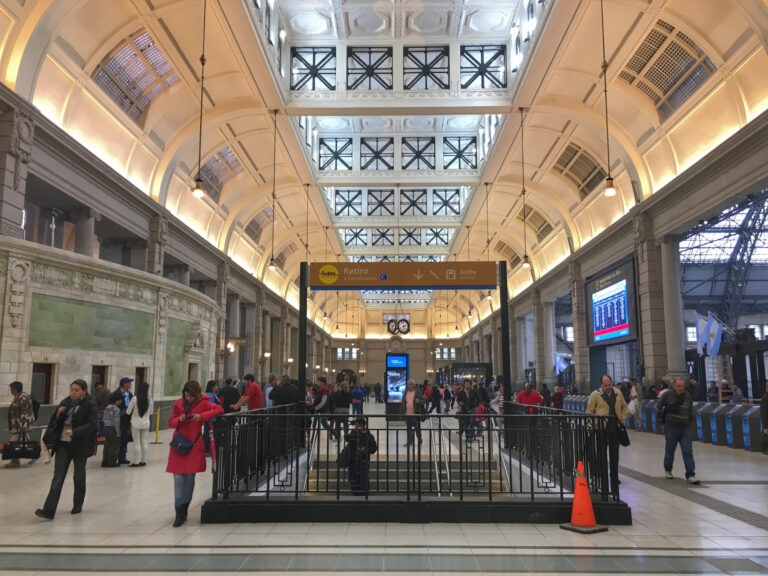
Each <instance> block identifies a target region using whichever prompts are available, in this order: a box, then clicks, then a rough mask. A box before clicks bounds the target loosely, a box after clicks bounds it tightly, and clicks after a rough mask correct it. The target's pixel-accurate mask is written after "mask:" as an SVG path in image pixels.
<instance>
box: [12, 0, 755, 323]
mask: <svg viewBox="0 0 768 576" xmlns="http://www.w3.org/2000/svg"><path fill="white" fill-rule="evenodd" d="M203 5H204V3H203V0H152V1H151V2H150V1H149V0H110V1H109V2H104V1H103V0H26V1H20V0H0V54H1V57H0V75H2V79H3V81H4V82H5V83H6V84H7V85H9V86H10V87H12V88H13V89H15V90H16V91H17V92H18V93H19V94H21V95H22V96H24V97H26V98H28V99H30V100H31V101H32V102H33V103H34V104H35V105H36V106H38V107H39V108H40V109H41V110H42V111H43V113H45V114H46V115H47V116H48V117H49V118H51V119H52V120H53V121H54V122H56V123H57V124H58V125H60V126H61V127H62V128H63V129H65V130H66V131H68V132H69V133H70V134H72V135H73V136H74V137H76V138H77V139H79V140H80V141H82V142H83V143H84V144H85V145H86V146H88V147H90V148H91V149H92V150H94V151H95V152H97V153H98V154H99V155H100V156H101V157H102V158H103V159H104V160H105V161H106V162H107V163H108V164H109V165H110V166H112V167H113V168H114V169H115V170H116V171H118V172H119V173H120V174H122V175H124V176H125V177H126V178H128V179H129V180H130V181H131V182H133V183H134V184H135V185H136V186H137V187H138V188H139V189H140V190H142V191H143V192H144V193H146V194H148V195H149V196H151V197H152V198H154V199H155V200H156V201H157V202H159V203H161V204H163V205H164V206H166V207H167V208H168V209H169V210H170V211H171V212H172V213H174V214H176V215H177V216H178V217H179V218H180V219H182V220H183V221H184V222H186V223H188V224H189V225H190V226H191V227H192V228H193V229H194V230H196V231H198V232H199V233H200V235H201V236H202V237H203V238H204V239H205V240H207V241H208V242H210V243H212V244H213V245H215V246H217V247H218V248H220V249H221V250H222V251H224V252H226V253H227V254H229V255H230V256H231V257H232V258H233V259H234V260H235V261H236V262H238V263H239V264H240V265H242V266H243V267H244V268H245V269H246V270H248V271H250V272H251V273H253V274H254V275H255V276H256V277H258V278H259V279H260V280H263V281H264V282H265V283H266V284H267V285H268V286H269V287H271V288H272V289H273V290H275V291H276V292H277V293H279V294H280V295H281V296H283V297H285V298H286V299H287V300H288V301H289V302H291V303H293V304H296V302H297V298H298V291H297V287H296V277H297V274H298V264H299V262H301V261H302V260H304V259H307V258H308V259H309V260H310V261H311V260H316V261H318V260H323V259H324V258H325V252H326V238H327V245H328V248H327V250H328V251H329V252H330V253H331V254H332V255H335V257H338V258H347V259H360V258H372V259H376V258H381V257H384V256H386V257H389V258H401V259H403V258H427V257H435V258H444V259H455V258H465V257H467V254H469V257H470V258H473V259H475V258H484V257H489V258H492V259H506V260H507V261H508V262H510V264H511V266H510V268H511V270H510V275H509V278H508V279H507V281H508V283H509V287H510V291H511V293H512V294H513V295H514V294H516V293H518V292H520V291H521V290H523V289H525V287H526V286H528V285H529V284H530V283H531V282H532V281H533V280H534V279H535V278H539V277H541V276H543V275H546V273H547V272H548V271H549V270H551V269H552V268H553V267H555V266H556V265H557V264H558V263H560V262H562V261H563V260H564V259H565V258H567V257H568V255H569V254H571V253H572V252H573V251H577V250H579V249H580V248H581V247H582V246H583V245H584V244H586V243H587V242H589V241H590V240H592V239H593V238H595V237H596V236H598V235H599V234H600V233H601V232H602V231H603V230H605V229H606V228H607V227H609V226H610V225H611V223H613V222H615V221H616V220H617V219H619V218H621V217H622V216H623V215H624V214H626V213H627V212H628V211H629V210H630V209H631V208H632V207H633V206H634V205H635V204H636V203H638V202H642V201H643V200H644V199H646V198H648V197H650V196H651V195H653V194H654V193H655V192H657V191H658V190H660V189H661V188H663V186H664V185H665V184H666V183H668V182H669V181H670V180H672V179H673V178H675V177H676V176H678V175H680V174H681V173H683V172H684V171H685V170H686V169H687V168H688V167H690V166H691V165H692V164H693V163H695V162H696V161H697V160H698V159H700V158H701V157H702V156H703V155H704V154H705V153H706V152H707V151H708V150H711V149H712V148H714V147H715V146H717V145H718V144H719V143H720V142H722V141H723V140H724V139H725V138H727V137H728V136H730V135H732V134H733V133H735V132H736V131H737V130H738V129H739V128H741V127H743V126H745V125H746V124H747V123H749V122H750V121H751V119H753V118H755V117H756V116H757V115H758V114H760V113H761V112H763V111H764V110H765V109H766V108H768V75H766V74H765V70H768V41H767V38H768V2H767V0H697V1H696V3H695V5H696V7H695V10H693V9H691V2H690V0H605V4H604V6H605V20H606V23H607V26H606V42H605V48H606V59H607V61H608V63H609V67H608V72H607V80H608V93H609V109H608V114H609V120H610V147H611V165H610V167H609V166H607V154H606V140H605V134H606V132H605V124H604V116H603V113H604V112H603V110H604V99H603V91H602V77H601V66H600V65H601V62H602V60H603V57H602V51H601V49H602V46H601V42H600V34H599V31H600V19H601V11H600V2H599V0H573V1H559V2H554V1H553V0H511V1H505V0H492V1H491V0H486V1H483V0H431V1H429V2H425V1H423V0H398V1H395V0H375V1H373V0H271V1H270V0H208V1H207V11H206V15H207V29H206V45H205V55H206V58H207V66H206V71H205V90H204V92H203V133H202V167H200V166H198V163H197V147H198V128H197V126H198V124H197V123H198V114H199V107H200V92H201V90H200V63H199V57H200V54H201V51H202V42H201V35H202V19H203ZM520 106H523V107H526V108H527V109H528V111H527V113H526V114H525V115H524V116H523V117H522V125H523V126H524V136H525V138H524V139H525V149H524V164H523V156H522V152H523V149H522V147H521V141H522V135H523V134H522V131H521V115H520V114H519V112H518V107H520ZM272 110H278V114H277V117H276V121H275V122H276V127H277V137H276V140H277V153H276V155H275V157H276V162H273V147H272V141H273V136H274V135H275V133H274V131H273V126H274V124H273V117H272V116H271V113H270V111H272ZM523 169H524V170H523ZM198 171H200V172H201V173H202V176H203V177H204V181H205V186H206V189H207V190H208V194H207V195H206V197H205V198H203V199H202V200H201V199H197V198H194V197H193V196H192V194H191V192H190V187H191V185H192V183H193V181H194V178H195V175H196V174H197V172H198ZM523 172H524V173H525V188H526V190H527V195H526V205H527V207H526V211H525V218H523V204H522V198H521V190H522V187H523ZM608 172H610V173H611V175H612V176H613V177H614V179H615V182H616V186H617V189H618V194H617V195H616V196H614V197H606V196H605V195H604V194H603V191H602V188H603V180H604V178H605V176H606V175H607V173H608ZM486 183H487V184H488V186H487V187H486ZM273 185H274V187H275V192H276V194H275V209H274V211H273V209H272V188H273ZM305 185H307V186H305ZM454 193H456V194H457V195H458V196H457V198H458V201H457V202H455V203H454V202H453V201H452V200H447V201H446V198H453V195H454ZM356 194H359V196H358V199H356V200H350V199H352V198H354V197H355V195H356ZM422 194H423V196H422ZM345 206H346V207H345ZM353 206H354V208H353ZM455 208H457V209H458V213H457V212H456V210H455ZM372 209H373V212H371V210H372ZM404 210H405V212H404ZM436 210H437V211H436ZM273 224H274V226H273ZM406 230H408V232H406ZM430 231H431V232H430ZM382 232H383V234H382ZM273 237H274V242H273ZM438 237H439V238H445V239H446V241H445V242H443V241H442V240H440V241H439V243H438V244H430V243H429V242H428V240H427V239H428V238H432V239H433V241H435V240H434V239H435V238H438ZM363 238H364V241H363ZM382 238H383V239H382ZM388 238H391V241H392V245H391V246H389V247H388V242H389V240H388ZM374 239H378V242H384V244H382V245H377V244H376V243H375V242H374ZM523 253H527V254H528V255H529V256H530V257H531V260H532V264H533V267H532V269H531V270H526V269H524V268H523V267H522V266H520V265H519V262H520V256H521V255H522V254H523ZM272 255H274V256H275V257H276V259H277V260H278V263H279V264H280V266H279V268H278V269H277V270H275V271H270V270H269V269H268V267H267V264H268V262H269V260H270V257H271V256H272ZM329 257H333V256H329ZM486 296H487V295H484V294H481V293H480V292H477V293H469V292H468V293H465V294H463V295H460V296H459V297H458V298H455V297H454V294H453V293H450V294H436V295H434V296H431V297H430V298H428V299H429V301H430V303H429V309H428V310H427V311H426V313H425V314H424V317H423V320H424V327H423V329H422V330H421V332H419V333H417V335H422V336H427V335H438V334H439V333H440V329H439V327H438V323H439V321H438V318H441V319H445V318H446V317H448V316H450V317H451V318H452V321H453V322H455V323H456V324H460V327H461V330H462V331H466V330H467V329H468V328H469V327H470V326H471V325H473V324H474V323H476V322H478V321H479V319H480V318H482V317H484V316H485V315H487V314H488V313H490V311H491V310H492V309H494V308H495V307H496V306H498V296H497V295H494V296H493V298H492V299H491V300H490V301H489V300H488V299H487V297H486ZM354 298H355V299H356V301H357V302H358V303H359V302H361V301H362V300H361V299H362V296H361V295H359V294H358V295H355V297H354ZM386 299H387V298H383V297H382V298H367V299H366V300H368V307H369V308H368V309H369V311H370V312H369V313H367V314H366V319H368V320H369V321H368V322H365V321H361V320H362V319H361V318H360V315H361V314H360V308H359V306H358V308H357V310H358V320H357V324H358V328H357V329H356V332H358V333H356V334H353V336H361V335H363V334H361V333H359V332H360V331H362V332H363V333H364V334H365V335H372V336H373V335H376V334H378V332H379V331H381V330H382V329H383V328H382V327H381V326H380V324H381V322H380V320H381V312H382V310H384V311H386V310H387V309H389V310H391V309H392V308H391V307H390V306H389V305H388V304H386V303H383V302H384V301H385V300H386ZM413 300H424V298H422V297H418V298H416V297H414V298H413ZM423 304H424V303H423V302H421V305H423ZM379 306H380V307H381V308H378V307H379ZM374 308H375V310H374ZM345 309H346V310H349V309H350V307H349V305H348V306H346V307H345V306H342V305H340V304H339V303H338V301H337V300H336V299H335V296H334V294H333V293H327V294H323V295H319V296H316V297H315V298H314V299H313V302H312V305H311V306H310V312H311V314H312V316H313V318H314V319H315V321H317V322H318V323H323V320H322V319H323V316H324V314H327V315H328V316H329V317H330V318H331V322H333V319H334V317H335V318H336V319H338V318H339V317H340V316H341V315H342V314H343V313H344V310H345ZM470 309H471V310H475V309H476V310H477V313H476V314H474V315H473V318H472V319H471V320H470V319H469V318H467V317H466V313H467V312H468V311H469V310H470ZM375 317H378V319H379V321H378V322H374V321H373V319H374V318H375ZM441 321H442V320H441ZM324 325H325V327H326V328H327V329H328V330H331V331H332V329H333V328H332V324H330V323H326V324H324Z"/></svg>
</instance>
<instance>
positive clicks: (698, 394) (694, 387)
mask: <svg viewBox="0 0 768 576" xmlns="http://www.w3.org/2000/svg"><path fill="white" fill-rule="evenodd" d="M688 381H689V382H690V383H691V390H690V392H691V394H692V395H693V401H694V402H705V401H706V399H707V385H706V384H705V383H704V382H700V381H698V380H696V378H694V377H693V376H691V377H690V378H689V379H688Z"/></svg>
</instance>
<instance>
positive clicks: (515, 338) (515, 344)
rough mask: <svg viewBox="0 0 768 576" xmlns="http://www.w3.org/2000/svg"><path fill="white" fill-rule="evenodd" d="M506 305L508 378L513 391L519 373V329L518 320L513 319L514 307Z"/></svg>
mask: <svg viewBox="0 0 768 576" xmlns="http://www.w3.org/2000/svg"><path fill="white" fill-rule="evenodd" d="M501 305H502V306H504V305H505V304H504V303H502V304H501ZM506 305H507V306H509V377H510V379H511V380H512V382H510V383H509V384H510V385H512V387H513V389H514V386H515V383H516V382H517V378H518V374H519V373H520V350H519V348H520V338H519V336H520V329H519V328H518V326H517V324H518V320H517V318H516V317H515V307H514V306H512V305H511V304H509V303H507V304H506ZM499 341H501V339H499Z"/></svg>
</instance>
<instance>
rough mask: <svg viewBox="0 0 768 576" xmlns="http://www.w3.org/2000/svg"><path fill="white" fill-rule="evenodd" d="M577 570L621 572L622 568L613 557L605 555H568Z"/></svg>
mask: <svg viewBox="0 0 768 576" xmlns="http://www.w3.org/2000/svg"><path fill="white" fill-rule="evenodd" d="M568 560H570V561H571V562H573V563H574V564H575V565H576V567H577V568H578V569H579V572H614V573H615V572H623V571H624V569H623V568H622V567H621V566H620V565H619V563H618V562H616V560H614V559H613V558H608V557H606V556H581V555H579V556H568Z"/></svg>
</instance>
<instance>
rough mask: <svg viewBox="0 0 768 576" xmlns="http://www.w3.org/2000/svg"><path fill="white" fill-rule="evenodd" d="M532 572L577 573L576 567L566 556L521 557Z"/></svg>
mask: <svg viewBox="0 0 768 576" xmlns="http://www.w3.org/2000/svg"><path fill="white" fill-rule="evenodd" d="M520 559H521V560H522V561H523V564H525V567H526V568H528V570H530V571H531V572H577V571H578V569H577V568H576V565H575V564H573V563H572V562H571V561H570V560H568V558H566V557H565V556H520Z"/></svg>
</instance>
